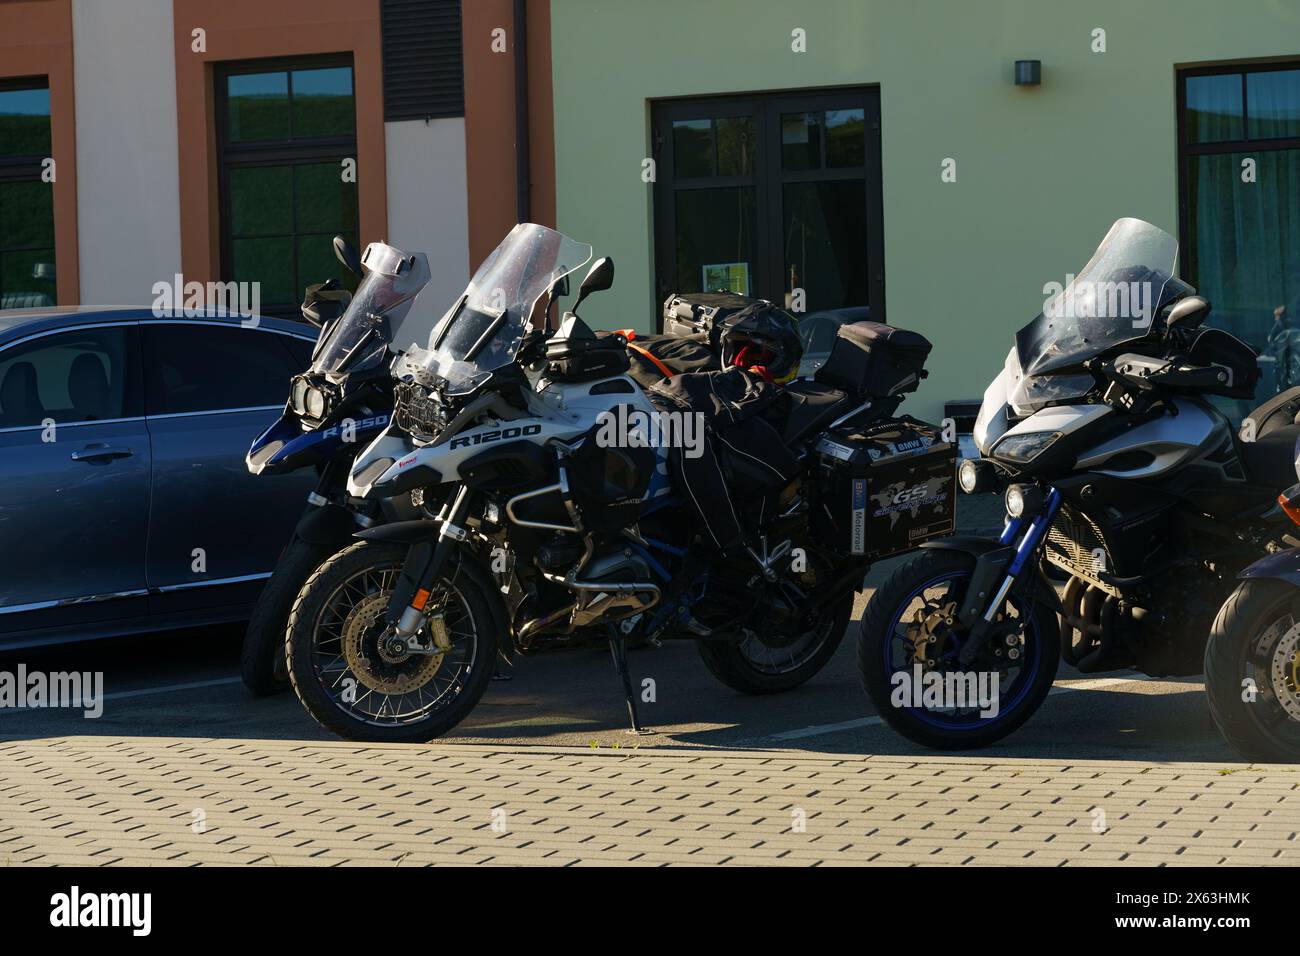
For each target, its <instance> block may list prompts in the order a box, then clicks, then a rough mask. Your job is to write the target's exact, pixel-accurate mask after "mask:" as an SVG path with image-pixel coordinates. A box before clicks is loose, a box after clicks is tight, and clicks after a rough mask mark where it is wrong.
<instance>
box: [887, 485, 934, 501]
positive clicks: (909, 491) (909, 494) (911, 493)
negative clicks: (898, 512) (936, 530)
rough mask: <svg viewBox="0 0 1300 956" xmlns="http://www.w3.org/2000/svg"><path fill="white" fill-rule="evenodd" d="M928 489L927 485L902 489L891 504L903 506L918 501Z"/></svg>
mask: <svg viewBox="0 0 1300 956" xmlns="http://www.w3.org/2000/svg"><path fill="white" fill-rule="evenodd" d="M928 489H929V485H928V484H920V485H913V486H912V487H911V488H904V489H903V490H902V491H900V492H899V493H898V494H896V495H894V499H893V503H894V504H896V505H905V504H909V503H910V502H913V501H920V500H921V499H922V498H924V497H925V494H926V491H927V490H928Z"/></svg>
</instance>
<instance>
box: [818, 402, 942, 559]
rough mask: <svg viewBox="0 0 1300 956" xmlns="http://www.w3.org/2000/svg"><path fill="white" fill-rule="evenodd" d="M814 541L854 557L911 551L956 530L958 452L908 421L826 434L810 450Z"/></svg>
mask: <svg viewBox="0 0 1300 956" xmlns="http://www.w3.org/2000/svg"><path fill="white" fill-rule="evenodd" d="M813 451H814V454H815V455H816V456H817V468H816V476H817V477H816V481H815V483H814V493H815V495H816V499H815V501H814V502H813V505H812V519H811V520H812V530H813V535H814V537H815V538H816V539H817V540H819V541H824V542H826V543H827V544H828V545H829V546H830V547H831V548H832V549H833V550H835V551H838V552H839V553H841V554H845V555H852V556H854V557H858V556H861V557H867V558H872V559H876V558H884V557H888V556H889V555H892V554H898V553H900V552H902V551H909V550H911V549H912V548H915V547H916V546H917V545H919V544H920V543H921V542H923V541H927V540H929V539H930V538H937V537H942V536H943V535H947V534H951V533H952V532H953V530H954V528H955V526H956V522H955V515H956V491H957V486H956V477H957V468H956V465H957V446H956V444H955V443H952V442H946V441H944V440H943V434H942V432H941V430H940V429H939V428H938V427H937V426H935V425H930V424H928V423H926V422H922V421H918V420H916V419H914V418H912V417H911V416H906V415H905V416H903V417H902V418H895V419H888V420H886V421H877V422H874V423H871V424H870V425H867V426H863V427H861V428H853V427H850V428H848V429H841V430H837V431H831V432H828V433H827V434H826V435H825V436H824V437H823V438H822V439H821V440H819V441H818V442H817V444H816V446H814V449H813Z"/></svg>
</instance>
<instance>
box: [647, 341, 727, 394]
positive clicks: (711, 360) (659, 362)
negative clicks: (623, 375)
mask: <svg viewBox="0 0 1300 956" xmlns="http://www.w3.org/2000/svg"><path fill="white" fill-rule="evenodd" d="M627 340H628V341H627V357H628V359H629V361H630V362H631V367H630V368H629V369H628V374H629V375H631V376H632V378H633V379H635V380H636V381H637V382H638V383H640V384H641V385H642V386H644V387H645V388H649V387H650V386H651V385H654V384H655V383H656V382H660V381H662V380H664V379H665V378H672V377H673V376H674V375H684V374H687V373H689V372H713V371H717V369H718V368H720V366H719V364H718V356H717V353H716V352H714V351H713V350H712V349H710V348H709V345H708V342H707V341H705V336H704V335H687V336H680V337H679V336H673V335H638V334H637V333H636V332H628V333H627Z"/></svg>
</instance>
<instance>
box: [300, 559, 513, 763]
mask: <svg viewBox="0 0 1300 956" xmlns="http://www.w3.org/2000/svg"><path fill="white" fill-rule="evenodd" d="M405 558H406V546H404V545H397V544H391V543H379V542H370V541H362V542H358V543H357V544H354V545H352V546H351V547H349V548H347V549H345V550H343V551H340V552H339V553H338V554H336V555H334V556H333V557H332V558H330V559H329V560H328V561H326V562H325V563H324V564H323V565H321V567H320V569H319V570H317V572H316V573H315V574H313V575H312V576H311V578H310V579H308V581H307V583H306V585H304V587H303V589H302V591H301V592H300V593H299V595H298V599H297V601H296V602H295V603H294V608H293V612H292V613H291V614H290V617H289V627H288V632H287V636H286V653H287V659H288V666H289V676H290V678H291V680H292V682H293V687H294V691H295V692H296V693H297V694H298V699H299V700H301V701H302V703H303V706H304V707H306V708H307V711H308V712H309V713H310V714H311V715H312V716H313V717H315V718H316V720H318V721H319V722H320V723H322V724H323V725H325V726H326V727H328V728H329V729H330V730H332V731H334V732H335V733H337V734H339V735H340V736H343V737H347V738H349V739H352V740H370V741H381V742H418V741H426V740H431V739H433V738H434V737H438V736H441V735H442V734H444V733H446V732H447V731H448V730H450V729H451V728H452V727H455V726H456V724H458V723H460V721H461V720H463V719H464V718H465V716H466V715H467V714H468V713H469V712H470V711H471V710H472V709H473V708H474V705H475V704H476V703H478V699H479V698H480V697H481V696H482V695H483V691H484V690H485V689H486V688H487V684H488V681H489V680H490V679H491V677H492V655H493V653H494V648H495V643H494V638H495V635H493V634H492V632H491V627H490V621H491V617H490V614H489V611H488V607H487V602H486V600H485V598H484V596H483V595H482V593H481V592H480V591H479V590H478V588H477V587H476V586H475V585H474V583H473V582H472V581H471V580H469V578H468V576H467V575H463V574H459V575H458V574H456V573H454V572H455V567H456V566H455V565H454V564H453V565H451V566H450V568H449V572H448V576H447V577H446V578H444V579H443V580H442V581H440V582H438V585H437V587H436V588H435V589H434V590H433V595H432V597H431V598H430V599H429V604H428V607H429V608H431V609H434V610H433V614H432V615H431V617H430V623H427V624H426V625H425V629H424V630H422V631H421V632H420V635H419V636H420V638H421V640H422V642H423V643H425V644H432V646H433V648H434V650H433V651H432V652H425V651H420V650H411V649H408V648H405V647H403V646H400V645H398V644H397V643H395V642H394V641H393V639H392V634H391V631H390V629H389V627H388V625H387V614H388V600H389V596H390V595H391V593H392V590H393V586H394V584H395V582H396V580H397V576H398V574H399V572H400V571H401V568H402V562H403V561H404V560H405Z"/></svg>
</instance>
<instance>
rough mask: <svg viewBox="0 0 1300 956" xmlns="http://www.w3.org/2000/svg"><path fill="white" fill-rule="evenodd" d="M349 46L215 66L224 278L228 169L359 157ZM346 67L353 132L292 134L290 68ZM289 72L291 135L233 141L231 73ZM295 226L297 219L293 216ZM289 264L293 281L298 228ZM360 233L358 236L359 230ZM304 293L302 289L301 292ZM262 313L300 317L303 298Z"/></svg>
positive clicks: (227, 277)
mask: <svg viewBox="0 0 1300 956" xmlns="http://www.w3.org/2000/svg"><path fill="white" fill-rule="evenodd" d="M353 60H354V58H353V56H352V53H351V52H342V53H327V54H319V55H308V56H286V57H267V58H264V59H256V60H229V61H224V62H221V63H217V64H214V66H213V110H214V112H215V121H216V122H215V132H216V161H217V216H218V222H219V236H218V249H219V252H218V255H219V257H220V272H221V281H223V282H230V281H233V280H234V278H235V276H234V237H233V236H232V234H231V222H232V214H233V204H232V203H233V200H232V197H231V190H230V174H231V171H232V170H234V169H249V168H257V167H261V166H290V167H294V166H306V165H311V164H314V163H321V162H326V161H341V160H343V159H348V158H350V159H353V160H355V159H356V158H357V133H356V130H357V105H356V104H357V69H356V64H355V63H354V62H353ZM339 67H347V68H348V70H349V71H350V72H351V77H352V113H353V116H352V133H351V135H346V136H314V137H309V138H304V139H294V138H293V87H292V83H293V79H292V74H293V73H294V72H296V71H302V70H322V69H336V68H339ZM280 72H284V73H288V74H290V78H289V84H290V86H289V90H288V97H289V138H288V139H277V140H256V141H253V142H231V139H230V97H229V88H228V80H229V79H230V77H232V76H248V75H256V74H260V73H280ZM357 185H358V189H357V224H358V234H359V232H360V218H361V190H360V188H359V185H360V184H359V183H358V184H357ZM296 189H297V187H296V185H295V177H293V176H291V177H290V195H289V208H290V210H291V215H292V214H293V211H294V210H296V208H297V205H296V204H297V198H298V197H297V192H296ZM293 225H294V227H295V228H296V227H297V222H296V221H295V222H294V224H293ZM290 238H291V239H292V240H293V241H292V243H291V253H290V269H291V271H292V274H293V277H294V281H295V282H296V281H297V276H298V242H297V240H298V233H297V232H296V231H295V232H293V233H291V235H290ZM356 238H358V239H359V238H360V237H359V235H358V236H357V237H356ZM297 294H301V290H299V293H297ZM261 311H262V313H263V314H265V315H270V316H278V317H282V318H296V317H297V316H298V315H299V303H298V301H297V300H296V299H295V301H292V302H287V303H286V302H270V303H264V304H263V306H262V310H261Z"/></svg>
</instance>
